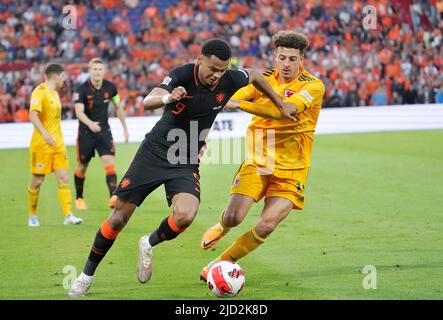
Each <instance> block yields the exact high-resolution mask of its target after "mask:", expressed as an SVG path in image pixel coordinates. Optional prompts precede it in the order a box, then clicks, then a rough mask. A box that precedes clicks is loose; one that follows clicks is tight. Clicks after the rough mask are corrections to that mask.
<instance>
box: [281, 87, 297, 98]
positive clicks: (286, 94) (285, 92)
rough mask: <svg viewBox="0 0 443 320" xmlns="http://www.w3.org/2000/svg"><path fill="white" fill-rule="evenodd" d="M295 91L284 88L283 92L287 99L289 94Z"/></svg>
mask: <svg viewBox="0 0 443 320" xmlns="http://www.w3.org/2000/svg"><path fill="white" fill-rule="evenodd" d="M294 93H295V92H294V91H292V90H289V89H285V91H284V92H283V94H284V96H285V99H288V98H289V97H290V96H292V95H293V94H294Z"/></svg>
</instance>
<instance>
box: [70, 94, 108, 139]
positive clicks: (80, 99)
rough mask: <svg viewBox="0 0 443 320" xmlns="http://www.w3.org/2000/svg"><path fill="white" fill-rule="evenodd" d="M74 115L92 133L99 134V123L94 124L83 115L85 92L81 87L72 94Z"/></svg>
mask: <svg viewBox="0 0 443 320" xmlns="http://www.w3.org/2000/svg"><path fill="white" fill-rule="evenodd" d="M72 97H73V100H74V110H75V115H76V117H77V119H78V120H79V121H81V122H82V123H84V124H85V125H86V126H87V127H88V128H89V129H90V130H91V131H92V132H95V133H97V132H100V131H101V130H102V128H101V127H100V123H99V122H94V121H92V120H91V119H89V117H88V116H87V115H86V114H85V101H86V92H85V90H84V89H83V87H82V86H79V87H77V88H76V90H75V91H74V94H73V96H72Z"/></svg>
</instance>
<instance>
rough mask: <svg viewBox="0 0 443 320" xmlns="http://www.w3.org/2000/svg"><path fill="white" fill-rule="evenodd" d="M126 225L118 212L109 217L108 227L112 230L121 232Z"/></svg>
mask: <svg viewBox="0 0 443 320" xmlns="http://www.w3.org/2000/svg"><path fill="white" fill-rule="evenodd" d="M126 223H128V221H127V219H126V218H125V217H124V216H123V215H122V214H119V213H118V212H116V211H114V212H113V214H112V215H111V217H110V218H109V225H110V226H111V228H112V229H113V230H121V229H123V228H124V227H125V226H126Z"/></svg>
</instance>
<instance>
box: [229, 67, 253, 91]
mask: <svg viewBox="0 0 443 320" xmlns="http://www.w3.org/2000/svg"><path fill="white" fill-rule="evenodd" d="M229 71H230V73H231V78H232V80H233V81H232V86H233V87H234V88H233V89H234V91H237V90H239V89H240V88H243V87H245V86H247V85H248V84H249V73H248V71H246V70H245V69H233V70H229Z"/></svg>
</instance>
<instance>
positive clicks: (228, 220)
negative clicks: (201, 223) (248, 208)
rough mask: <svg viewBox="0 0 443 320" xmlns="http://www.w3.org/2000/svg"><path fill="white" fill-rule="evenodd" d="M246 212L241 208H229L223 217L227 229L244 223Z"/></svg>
mask: <svg viewBox="0 0 443 320" xmlns="http://www.w3.org/2000/svg"><path fill="white" fill-rule="evenodd" d="M243 216H244V212H243V211H242V210H241V209H240V208H232V209H230V208H227V209H226V210H225V213H224V215H223V223H224V224H225V225H226V226H227V227H235V226H237V225H239V224H240V223H241V222H242V221H243V218H242V217H243Z"/></svg>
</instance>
